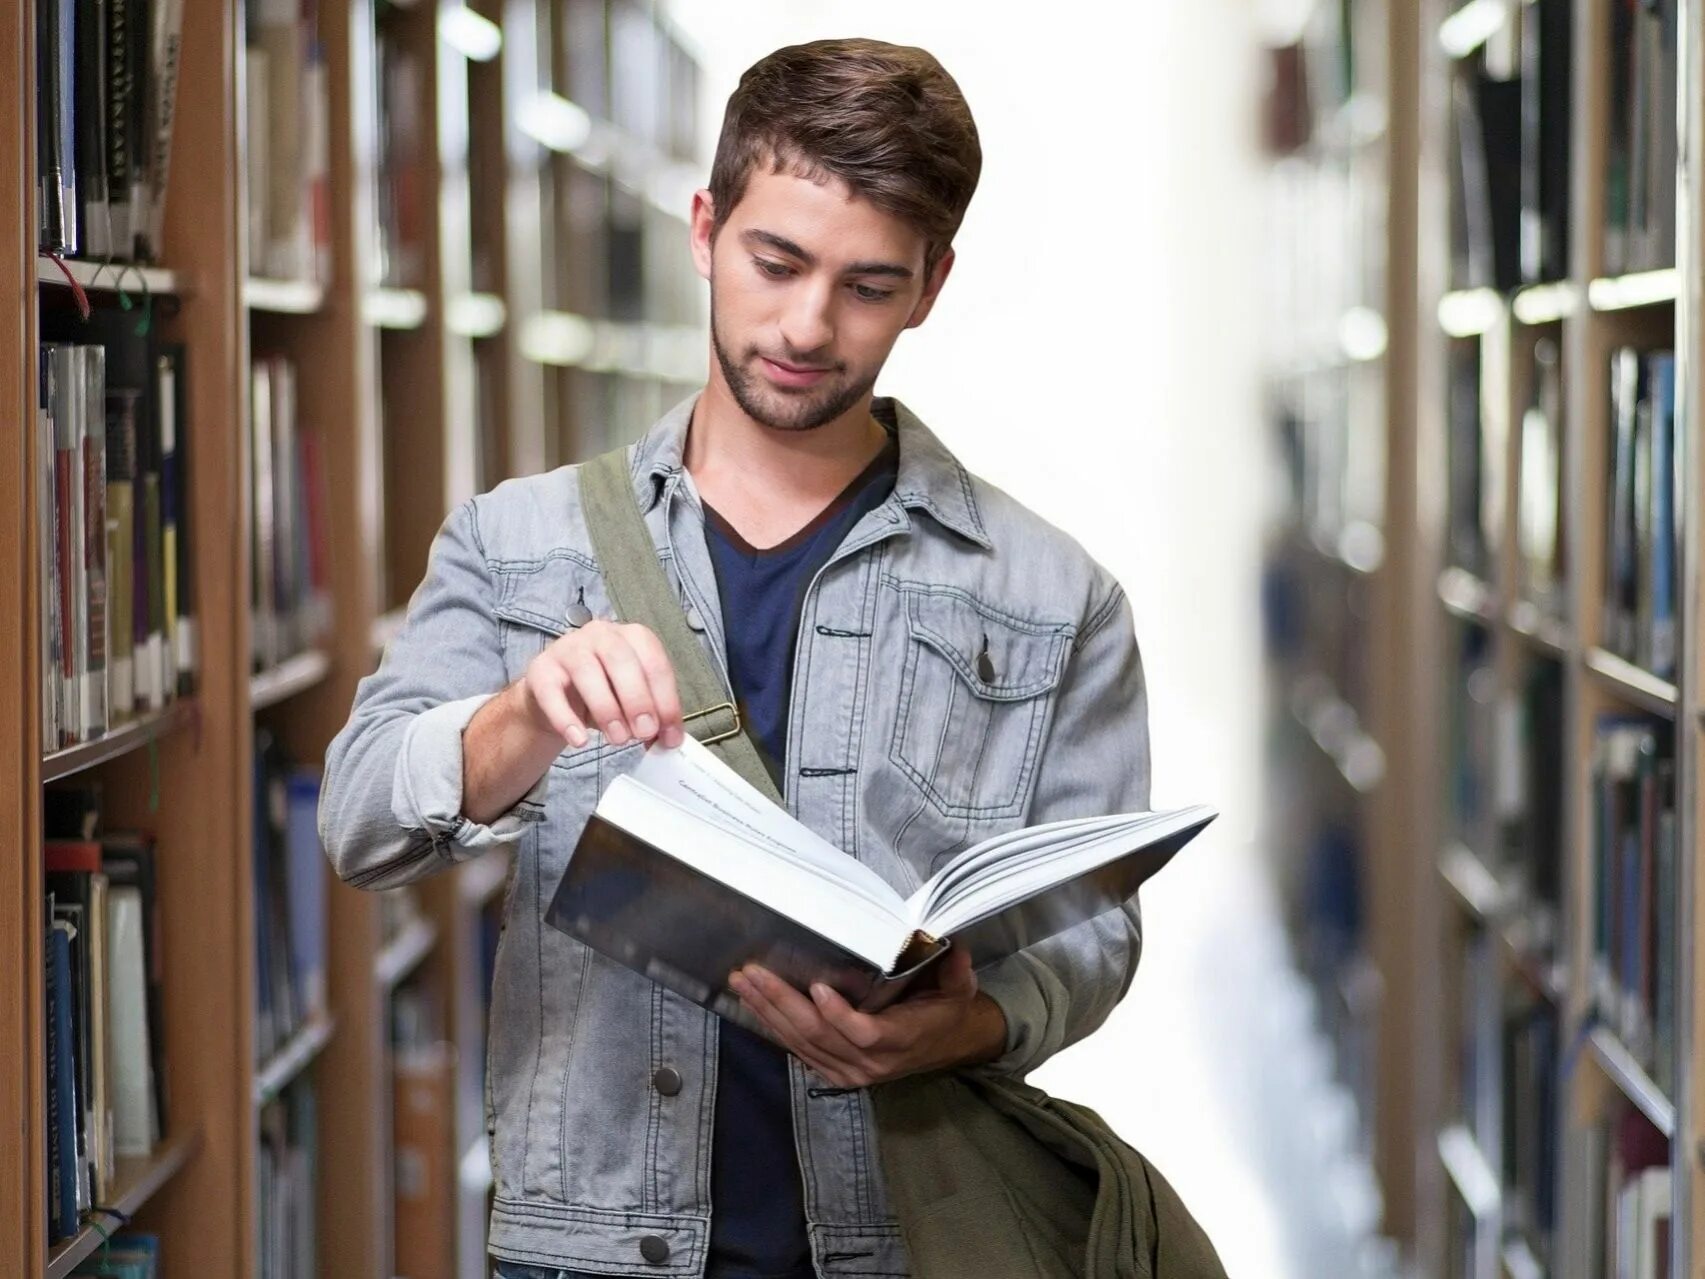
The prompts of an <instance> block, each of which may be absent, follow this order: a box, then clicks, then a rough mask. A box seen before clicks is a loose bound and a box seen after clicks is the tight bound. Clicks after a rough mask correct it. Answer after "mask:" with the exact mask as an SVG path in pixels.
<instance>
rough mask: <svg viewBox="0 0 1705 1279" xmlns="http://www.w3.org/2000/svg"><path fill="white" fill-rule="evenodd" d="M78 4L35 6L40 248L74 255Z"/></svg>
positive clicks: (42, 0)
mask: <svg viewBox="0 0 1705 1279" xmlns="http://www.w3.org/2000/svg"><path fill="white" fill-rule="evenodd" d="M76 28H77V22H76V3H75V0H38V3H37V5H36V188H37V193H38V202H39V204H40V208H39V209H38V211H37V212H38V217H39V226H38V231H39V235H38V244H39V247H40V248H42V249H43V250H45V251H47V252H49V253H75V252H76V251H77V245H78V238H79V237H78V225H77V213H78V210H77V159H76V153H77V125H76V118H75V117H76V111H75V104H76V95H77V72H76V53H77V49H76V40H77V30H76Z"/></svg>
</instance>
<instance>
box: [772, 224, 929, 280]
mask: <svg viewBox="0 0 1705 1279" xmlns="http://www.w3.org/2000/svg"><path fill="white" fill-rule="evenodd" d="M740 238H741V239H742V240H744V241H746V242H747V243H748V244H750V243H752V242H754V241H755V242H757V243H759V244H764V245H768V246H769V247H770V248H772V249H775V250H777V251H779V252H781V253H785V254H787V255H788V256H789V257H795V258H798V259H799V260H800V261H801V262H803V263H805V265H806V266H816V265H817V257H816V255H815V254H813V253H808V252H806V250H805V249H803V248H801V247H800V246H799V245H797V244H795V243H794V242H793V241H792V240H790V239H788V238H787V237H786V236H783V235H777V234H776V233H775V232H773V231H759V230H756V229H754V230H751V231H744V232H742V233H741V235H740ZM846 274H848V275H885V276H891V277H892V278H894V279H896V280H909V279H911V278H912V268H911V267H909V266H902V265H900V264H899V263H898V262H854V263H853V264H852V265H851V266H849V267H848V268H847V269H846Z"/></svg>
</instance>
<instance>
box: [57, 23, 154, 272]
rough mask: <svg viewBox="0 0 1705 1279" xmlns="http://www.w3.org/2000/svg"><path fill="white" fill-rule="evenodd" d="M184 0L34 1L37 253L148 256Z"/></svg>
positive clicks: (115, 257) (144, 259)
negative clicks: (36, 2) (38, 250)
mask: <svg viewBox="0 0 1705 1279" xmlns="http://www.w3.org/2000/svg"><path fill="white" fill-rule="evenodd" d="M182 37H183V0H149V2H145V0H86V2H85V3H74V2H73V0H44V3H42V4H41V5H39V6H38V7H37V20H36V75H37V81H38V84H37V190H38V205H39V216H40V226H41V234H40V237H39V247H40V248H41V249H43V250H44V251H46V252H51V253H59V254H68V255H72V256H79V257H88V258H94V259H99V260H103V261H105V260H109V259H110V260H116V261H120V262H128V261H140V262H152V261H157V260H158V259H159V255H160V251H161V248H162V245H163V241H164V230H165V211H166V192H167V189H168V187H169V185H170V183H169V176H170V172H171V160H172V123H173V118H174V114H175V109H176V104H177V87H178V77H179V65H180V57H179V54H180V51H181V45H182Z"/></svg>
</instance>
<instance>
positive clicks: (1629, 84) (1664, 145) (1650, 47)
mask: <svg viewBox="0 0 1705 1279" xmlns="http://www.w3.org/2000/svg"><path fill="white" fill-rule="evenodd" d="M1677 18H1678V5H1677V2H1676V0H1640V2H1639V3H1627V4H1614V5H1611V6H1610V44H1609V48H1608V50H1607V56H1608V58H1609V60H1610V93H1609V116H1608V122H1607V124H1608V136H1607V137H1606V139H1605V141H1606V148H1605V160H1604V163H1605V176H1604V223H1605V225H1604V273H1605V274H1606V275H1622V274H1626V273H1628V272H1633V271H1650V270H1655V269H1658V268H1661V267H1669V266H1673V265H1675V226H1676V223H1675V214H1676V201H1675V197H1676V161H1677V151H1676V146H1677V141H1676V140H1677V133H1676V116H1677V105H1676V101H1677V83H1676V72H1677V48H1678V43H1677Z"/></svg>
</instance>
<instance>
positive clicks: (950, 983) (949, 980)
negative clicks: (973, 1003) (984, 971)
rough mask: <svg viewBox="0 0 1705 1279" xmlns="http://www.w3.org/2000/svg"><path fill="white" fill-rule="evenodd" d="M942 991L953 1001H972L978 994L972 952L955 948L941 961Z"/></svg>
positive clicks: (960, 947) (958, 947)
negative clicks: (972, 964) (972, 966)
mask: <svg viewBox="0 0 1705 1279" xmlns="http://www.w3.org/2000/svg"><path fill="white" fill-rule="evenodd" d="M940 990H941V993H942V994H943V995H946V996H948V997H950V998H953V999H970V998H971V997H972V996H973V995H975V994H976V993H977V974H976V973H975V972H974V971H973V970H972V968H971V952H970V951H968V950H966V949H965V948H964V947H962V946H955V947H953V948H952V949H950V950H949V951H948V952H947V957H946V958H945V959H943V960H942V961H941V985H940Z"/></svg>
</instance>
